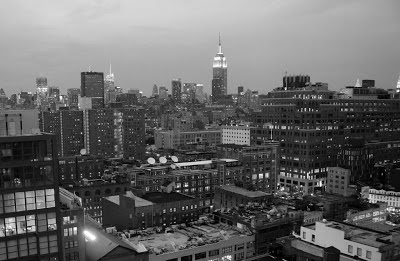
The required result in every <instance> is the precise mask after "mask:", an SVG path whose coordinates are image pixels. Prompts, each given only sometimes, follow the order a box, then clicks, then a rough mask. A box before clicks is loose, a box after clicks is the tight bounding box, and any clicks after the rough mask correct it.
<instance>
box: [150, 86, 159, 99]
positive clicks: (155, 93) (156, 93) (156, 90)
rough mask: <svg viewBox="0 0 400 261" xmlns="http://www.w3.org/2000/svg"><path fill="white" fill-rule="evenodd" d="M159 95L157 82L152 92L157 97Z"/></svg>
mask: <svg viewBox="0 0 400 261" xmlns="http://www.w3.org/2000/svg"><path fill="white" fill-rule="evenodd" d="M157 95H158V87H157V85H156V84H154V85H153V91H152V92H151V96H152V97H155V96H157Z"/></svg>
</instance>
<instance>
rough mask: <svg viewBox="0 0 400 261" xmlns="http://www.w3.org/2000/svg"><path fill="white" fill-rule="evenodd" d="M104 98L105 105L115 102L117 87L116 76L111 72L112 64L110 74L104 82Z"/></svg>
mask: <svg viewBox="0 0 400 261" xmlns="http://www.w3.org/2000/svg"><path fill="white" fill-rule="evenodd" d="M104 85H105V86H104V87H105V88H104V89H105V90H104V91H105V93H104V97H105V103H106V104H108V103H110V102H115V97H116V94H115V85H114V74H113V73H112V72H111V63H110V73H109V74H108V75H106V78H105V80H104Z"/></svg>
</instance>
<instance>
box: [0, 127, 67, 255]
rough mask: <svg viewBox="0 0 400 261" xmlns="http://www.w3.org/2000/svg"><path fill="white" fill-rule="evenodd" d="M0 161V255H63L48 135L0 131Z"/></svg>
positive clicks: (51, 138)
mask: <svg viewBox="0 0 400 261" xmlns="http://www.w3.org/2000/svg"><path fill="white" fill-rule="evenodd" d="M0 162H1V165H0V172H1V176H0V260H10V261H12V260H14V261H17V260H21V261H22V260H64V256H63V247H64V246H63V239H62V236H63V235H62V231H61V227H62V223H61V220H62V216H61V212H60V198H59V188H58V184H59V182H58V171H57V148H56V140H55V138H54V135H51V134H36V135H15V136H10V135H1V136H0Z"/></svg>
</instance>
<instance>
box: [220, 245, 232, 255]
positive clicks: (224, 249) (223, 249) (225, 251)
mask: <svg viewBox="0 0 400 261" xmlns="http://www.w3.org/2000/svg"><path fill="white" fill-rule="evenodd" d="M230 252H232V247H231V246H229V247H224V248H222V254H225V253H230Z"/></svg>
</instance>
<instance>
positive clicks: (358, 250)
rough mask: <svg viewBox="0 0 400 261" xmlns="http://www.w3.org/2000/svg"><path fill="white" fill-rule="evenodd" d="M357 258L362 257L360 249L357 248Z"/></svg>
mask: <svg viewBox="0 0 400 261" xmlns="http://www.w3.org/2000/svg"><path fill="white" fill-rule="evenodd" d="M357 256H362V249H361V248H359V247H357Z"/></svg>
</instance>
